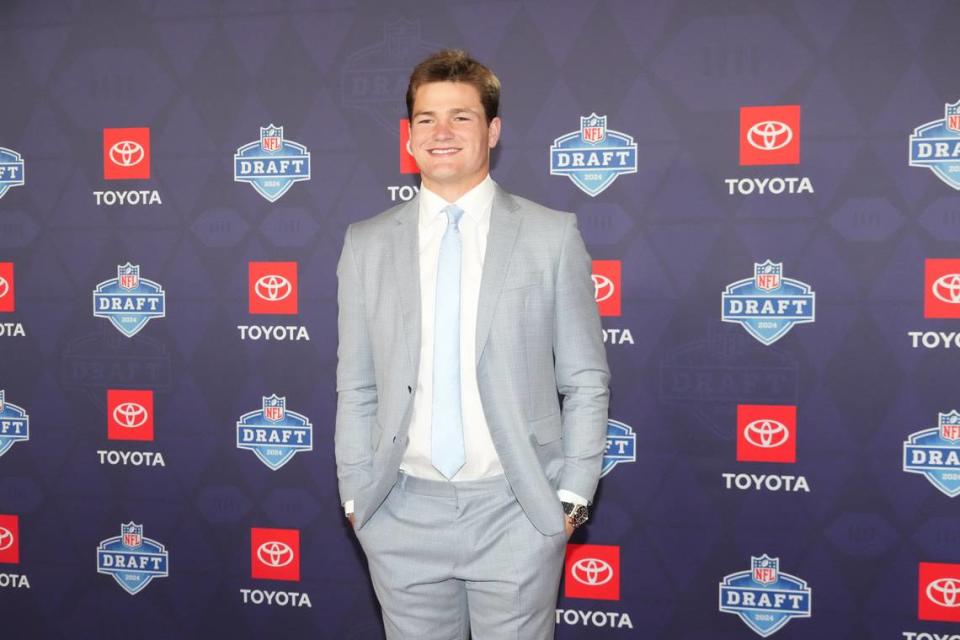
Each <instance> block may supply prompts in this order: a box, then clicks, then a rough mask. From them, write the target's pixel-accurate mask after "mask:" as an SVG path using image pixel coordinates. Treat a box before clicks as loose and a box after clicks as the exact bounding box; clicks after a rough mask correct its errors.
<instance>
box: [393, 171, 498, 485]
mask: <svg viewBox="0 0 960 640" xmlns="http://www.w3.org/2000/svg"><path fill="white" fill-rule="evenodd" d="M494 192H495V188H494V182H493V180H492V179H491V178H490V176H489V175H488V176H487V177H486V178H484V179H483V181H482V182H481V183H480V184H478V185H477V186H475V187H474V188H473V189H471V190H470V191H468V192H467V193H465V194H463V195H462V196H461V197H460V198H459V199H458V200H457V201H456V203H454V204H456V205H457V206H458V207H460V208H461V209H463V217H462V218H460V239H461V253H460V256H461V258H460V260H461V262H460V389H461V395H460V402H461V408H462V412H463V449H464V453H465V456H466V460H465V462H464V464H463V467H461V468H460V470H459V471H458V472H457V474H456V475H455V476H453V478H451V479H452V480H453V481H454V482H457V481H463V480H482V479H485V478H492V477H495V476H499V475H503V467H502V466H501V465H500V458H499V457H498V456H497V450H496V449H495V448H494V446H493V440H491V438H490V428H489V427H488V426H487V419H486V416H484V415H483V406H482V405H481V404H480V389H479V387H477V367H476V364H475V363H476V334H477V303H478V302H479V299H480V279H481V278H482V277H483V258H484V255H485V254H486V251H487V235H488V232H489V230H490V210H491V208H492V207H493V195H494ZM449 204H450V203H449V202H447V201H446V200H444V199H443V198H441V197H440V196H438V195H437V194H435V193H433V192H432V191H430V190H429V189H427V188H426V187H420V218H419V221H418V229H417V231H418V233H419V249H420V251H419V254H420V370H419V374H418V376H417V388H416V393H415V394H414V396H413V414H412V416H411V418H410V432H409V437H410V441H409V443H408V444H407V449H406V451H405V452H404V454H403V461H402V462H401V464H400V469H401V470H402V471H403V472H404V473H407V474H409V475H411V476H416V477H418V478H427V479H430V480H446V478H445V477H444V476H443V474H441V473H440V472H439V471H437V470H436V469H435V468H434V467H433V463H432V462H431V452H430V449H431V444H430V440H431V439H430V434H431V417H432V416H431V414H432V410H433V343H434V335H433V325H434V320H435V309H436V302H437V300H436V298H437V261H438V260H439V257H440V242H441V240H442V238H443V234H444V233H445V232H446V230H447V215H446V214H445V213H444V212H443V209H444V208H445V207H446V206H447V205H449Z"/></svg>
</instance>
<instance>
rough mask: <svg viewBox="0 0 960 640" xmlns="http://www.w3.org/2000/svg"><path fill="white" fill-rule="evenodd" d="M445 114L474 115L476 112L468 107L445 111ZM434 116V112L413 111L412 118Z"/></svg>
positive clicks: (435, 113)
mask: <svg viewBox="0 0 960 640" xmlns="http://www.w3.org/2000/svg"><path fill="white" fill-rule="evenodd" d="M447 113H476V111H474V110H473V109H471V108H470V107H452V108H450V109H447ZM435 115H437V112H436V111H414V112H413V117H414V118H416V117H417V116H435Z"/></svg>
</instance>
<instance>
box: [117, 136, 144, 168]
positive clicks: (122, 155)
mask: <svg viewBox="0 0 960 640" xmlns="http://www.w3.org/2000/svg"><path fill="white" fill-rule="evenodd" d="M144 155H145V154H144V151H143V146H141V144H140V143H139V142H134V141H133V140H121V141H120V142H117V143H114V145H113V146H112V147H110V161H111V162H113V164H115V165H118V166H121V167H135V166H137V165H138V164H140V163H141V162H143V157H144Z"/></svg>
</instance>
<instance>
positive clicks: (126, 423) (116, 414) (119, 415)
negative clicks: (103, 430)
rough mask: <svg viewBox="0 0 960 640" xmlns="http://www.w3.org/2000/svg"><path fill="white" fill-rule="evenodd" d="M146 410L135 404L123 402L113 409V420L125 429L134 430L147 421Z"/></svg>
mask: <svg viewBox="0 0 960 640" xmlns="http://www.w3.org/2000/svg"><path fill="white" fill-rule="evenodd" d="M147 417H148V416H147V409H146V407H144V406H143V405H142V404H137V403H136V402H124V403H123V404H118V405H117V406H116V407H114V409H113V420H114V422H116V423H117V424H118V425H120V426H121V427H124V428H126V429H136V428H137V427H140V426H143V423H145V422H146V421H147Z"/></svg>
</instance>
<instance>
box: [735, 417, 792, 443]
mask: <svg viewBox="0 0 960 640" xmlns="http://www.w3.org/2000/svg"><path fill="white" fill-rule="evenodd" d="M743 437H744V438H746V439H747V442H749V443H750V444H752V445H753V446H755V447H760V448H761V449H774V448H776V447H779V446H780V445H782V444H783V443H785V442H786V441H787V440H789V439H790V430H789V429H787V425H785V424H783V423H782V422H777V421H776V420H754V421H753V422H751V423H750V424H748V425H747V426H745V427H744V428H743Z"/></svg>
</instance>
